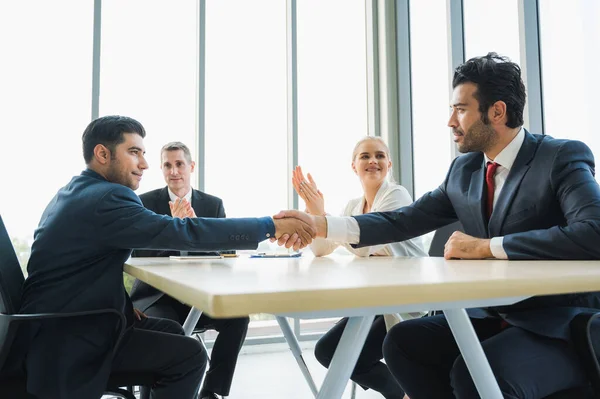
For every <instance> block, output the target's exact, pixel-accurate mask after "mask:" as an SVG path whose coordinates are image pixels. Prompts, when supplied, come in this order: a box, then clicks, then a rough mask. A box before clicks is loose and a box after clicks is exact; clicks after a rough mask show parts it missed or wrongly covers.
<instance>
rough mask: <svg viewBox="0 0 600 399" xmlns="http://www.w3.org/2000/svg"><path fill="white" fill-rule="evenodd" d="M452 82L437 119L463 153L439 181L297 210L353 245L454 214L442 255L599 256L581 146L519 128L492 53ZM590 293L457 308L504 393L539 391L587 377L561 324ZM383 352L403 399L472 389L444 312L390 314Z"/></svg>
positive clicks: (513, 80) (431, 226) (595, 200)
mask: <svg viewBox="0 0 600 399" xmlns="http://www.w3.org/2000/svg"><path fill="white" fill-rule="evenodd" d="M453 87H454V94H453V99H452V105H451V106H452V114H451V116H450V120H449V123H448V125H449V126H450V127H451V128H452V130H453V133H454V141H455V142H456V144H457V146H458V149H459V151H461V152H463V153H467V154H465V155H463V156H460V157H458V158H456V159H455V160H454V161H453V163H452V165H451V166H450V170H449V171H448V174H447V176H446V179H445V181H444V182H443V183H442V185H441V186H439V187H438V188H437V189H435V190H433V191H431V192H429V193H427V194H425V195H424V196H423V197H421V198H420V199H418V200H417V201H415V202H414V203H413V204H412V205H410V206H407V207H404V208H401V209H398V210H397V211H394V212H381V213H373V214H366V215H362V216H357V217H354V218H345V219H340V218H333V217H327V218H326V219H325V217H311V216H304V218H305V220H307V221H308V222H310V221H311V220H312V221H313V223H315V224H314V226H315V228H316V229H317V233H318V235H320V236H327V237H328V238H330V239H333V240H335V241H343V242H350V243H354V244H357V245H358V246H368V245H374V244H383V243H387V242H395V241H403V240H407V239H410V238H412V237H415V236H419V235H421V234H424V233H427V232H429V231H432V230H435V229H437V228H439V227H442V226H444V225H447V224H449V223H452V222H455V221H457V220H459V221H460V222H461V223H462V225H463V227H464V230H465V233H461V232H455V233H453V235H452V236H451V238H450V239H449V240H448V242H447V243H446V246H445V251H444V256H445V257H446V258H447V259H452V258H463V259H483V258H494V257H495V258H500V259H511V260H512V259H600V246H599V245H598V242H600V189H599V187H598V184H597V182H596V181H595V179H594V158H593V155H592V153H591V151H590V149H589V148H588V147H587V146H586V145H585V144H583V143H581V142H578V141H570V140H557V139H554V138H551V137H549V136H540V135H534V134H530V133H529V132H527V131H526V130H525V129H523V128H522V125H523V109H524V106H525V87H524V84H523V81H522V79H521V70H520V68H519V67H518V65H516V64H514V63H512V62H510V61H508V60H507V59H505V58H503V57H499V56H498V55H497V54H494V53H490V54H488V55H487V56H484V57H478V58H473V59H471V60H469V61H467V62H466V63H465V64H463V65H461V66H459V67H458V68H457V69H456V71H455V74H454V79H453ZM431 161H432V163H433V162H435V159H432V160H431ZM281 216H302V214H301V213H299V212H297V211H288V212H286V213H282V214H281ZM599 297H600V295H599V293H598V292H594V293H582V294H573V295H552V296H540V297H533V298H530V299H527V300H524V301H522V302H519V303H517V304H515V305H512V306H504V307H496V308H487V309H470V310H469V311H468V313H469V316H470V317H471V321H472V323H473V327H474V328H475V331H476V332H477V335H478V336H479V338H480V340H481V341H482V346H483V349H484V351H485V353H486V356H487V358H488V360H489V362H490V365H491V368H492V370H493V372H494V374H495V376H496V379H497V381H498V384H499V386H500V390H501V391H502V393H503V395H504V397H507V398H520V399H524V398H527V399H529V398H531V399H534V398H543V397H545V396H548V395H550V394H552V393H554V392H558V391H561V390H564V389H567V388H571V387H577V386H582V385H584V384H585V383H586V381H585V373H584V372H583V370H582V369H581V366H580V364H579V361H578V359H577V356H576V354H575V353H574V351H573V349H572V347H571V341H570V339H571V338H570V335H569V323H570V321H571V320H572V319H573V317H574V316H575V315H576V314H578V313H580V312H582V311H584V310H588V308H593V309H596V310H597V309H600V298H599ZM383 353H384V357H385V360H386V363H387V365H388V367H389V368H390V371H391V372H392V374H393V375H394V377H395V378H396V379H397V380H398V382H399V384H400V385H401V386H402V388H403V389H404V390H405V391H406V394H407V395H408V396H409V397H410V398H411V399H430V398H436V399H443V398H454V397H457V398H461V399H463V398H478V397H479V395H478V394H477V391H476V389H475V386H474V384H473V382H472V379H471V377H470V375H469V372H468V370H467V368H466V365H465V362H464V360H463V359H462V357H461V356H460V352H459V349H458V347H457V345H456V343H455V341H454V338H453V336H452V333H451V331H450V328H449V326H448V323H447V321H446V319H445V317H444V316H443V315H439V316H434V317H427V318H422V319H414V320H408V321H405V322H402V323H399V324H398V325H396V326H395V327H393V328H392V329H391V330H390V331H389V332H388V335H387V337H386V339H385V341H384V345H383Z"/></svg>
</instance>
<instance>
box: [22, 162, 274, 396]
mask: <svg viewBox="0 0 600 399" xmlns="http://www.w3.org/2000/svg"><path fill="white" fill-rule="evenodd" d="M274 230H275V229H274V226H273V224H272V221H271V220H270V218H260V219H253V218H244V219H202V218H194V219H190V218H187V219H183V220H182V219H173V218H171V217H170V216H164V215H157V214H156V213H154V212H152V211H150V210H148V209H146V208H144V206H142V203H141V201H140V199H139V198H138V196H137V195H136V194H135V193H134V192H133V191H132V190H131V189H129V188H127V187H125V186H122V185H120V184H114V183H110V182H108V181H106V180H105V179H104V178H103V177H102V176H100V175H99V174H97V173H96V172H93V171H91V170H89V169H88V170H85V171H84V172H82V173H81V175H80V176H76V177H74V178H73V179H72V180H71V182H70V183H68V184H67V185H66V186H65V187H63V188H62V189H60V190H59V191H58V193H57V194H56V196H55V197H54V198H53V199H52V200H51V201H50V204H49V205H48V207H47V208H46V210H45V211H44V213H43V215H42V218H41V221H40V223H39V226H38V229H37V230H36V232H35V235H34V242H33V246H32V250H31V257H30V260H29V264H28V266H27V269H28V272H29V276H28V277H27V279H26V281H25V284H24V289H23V297H22V305H21V309H20V313H40V312H77V311H86V310H94V309H102V308H112V309H116V310H117V311H119V312H122V313H123V314H124V315H125V317H126V318H127V319H128V320H129V323H128V324H129V325H131V320H132V318H133V315H132V306H131V301H130V300H129V297H128V295H127V294H126V292H125V287H124V285H123V263H124V262H125V261H126V260H127V258H129V256H130V254H131V248H147V249H156V250H160V249H176V250H187V251H192V250H209V251H212V250H217V249H222V248H228V249H251V248H252V249H254V248H256V247H257V246H258V243H259V242H260V241H262V240H264V239H265V237H266V235H267V234H273V233H274ZM116 325H117V320H115V318H114V317H113V318H106V317H103V318H100V317H93V318H87V319H69V320H64V321H60V322H52V323H48V322H45V323H43V324H37V325H31V326H30V327H29V328H28V329H27V330H26V331H24V332H23V333H22V334H20V335H22V336H23V338H22V339H25V345H24V346H25V347H26V348H28V350H27V353H26V362H25V365H26V368H27V374H28V378H27V380H28V381H27V386H28V392H29V393H31V394H33V395H35V396H38V397H45V398H46V397H51V398H61V399H64V398H94V397H98V398H99V397H100V396H101V394H102V391H103V389H104V387H105V385H106V381H107V379H108V375H109V372H110V368H111V360H112V353H113V352H112V350H113V348H114V345H115V330H116Z"/></svg>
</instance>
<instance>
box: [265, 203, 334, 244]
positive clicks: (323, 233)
mask: <svg viewBox="0 0 600 399" xmlns="http://www.w3.org/2000/svg"><path fill="white" fill-rule="evenodd" d="M289 218H294V219H299V220H301V221H303V222H304V223H306V224H307V225H309V226H310V227H311V228H312V229H313V231H314V232H315V233H316V237H323V238H325V237H327V219H325V216H315V215H309V214H307V213H304V212H300V211H294V210H292V211H281V212H279V213H278V214H277V215H275V216H273V220H277V219H289ZM313 237H315V236H313ZM277 238H278V240H277V243H278V244H279V245H280V246H281V245H285V246H286V248H289V247H290V246H291V245H293V241H292V243H291V244H290V243H288V241H290V240H291V237H290V236H286V235H285V234H284V235H283V236H280V237H277ZM274 241H275V239H273V238H272V239H271V242H274Z"/></svg>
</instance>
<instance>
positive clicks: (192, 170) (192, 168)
mask: <svg viewBox="0 0 600 399" xmlns="http://www.w3.org/2000/svg"><path fill="white" fill-rule="evenodd" d="M195 169H196V162H194V161H192V162H191V163H190V171H191V172H192V173H194V170H195Z"/></svg>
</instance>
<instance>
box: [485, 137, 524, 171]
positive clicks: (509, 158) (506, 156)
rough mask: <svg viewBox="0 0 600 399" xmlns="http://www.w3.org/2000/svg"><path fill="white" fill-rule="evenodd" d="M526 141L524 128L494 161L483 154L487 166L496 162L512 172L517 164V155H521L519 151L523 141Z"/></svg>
mask: <svg viewBox="0 0 600 399" xmlns="http://www.w3.org/2000/svg"><path fill="white" fill-rule="evenodd" d="M524 140H525V130H524V129H523V127H521V129H519V133H517V135H516V136H515V138H514V139H512V141H511V142H510V143H508V145H507V146H506V147H504V149H503V150H502V151H500V153H499V154H498V155H497V156H496V159H494V160H493V161H492V160H491V159H489V158H488V157H487V155H485V153H484V154H483V158H484V162H485V164H486V165H487V163H488V162H496V163H497V164H498V165H500V166H502V167H503V168H506V169H508V170H510V168H512V166H513V164H514V163H515V159H517V155H518V154H519V150H520V149H521V146H522V145H523V141H524Z"/></svg>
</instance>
